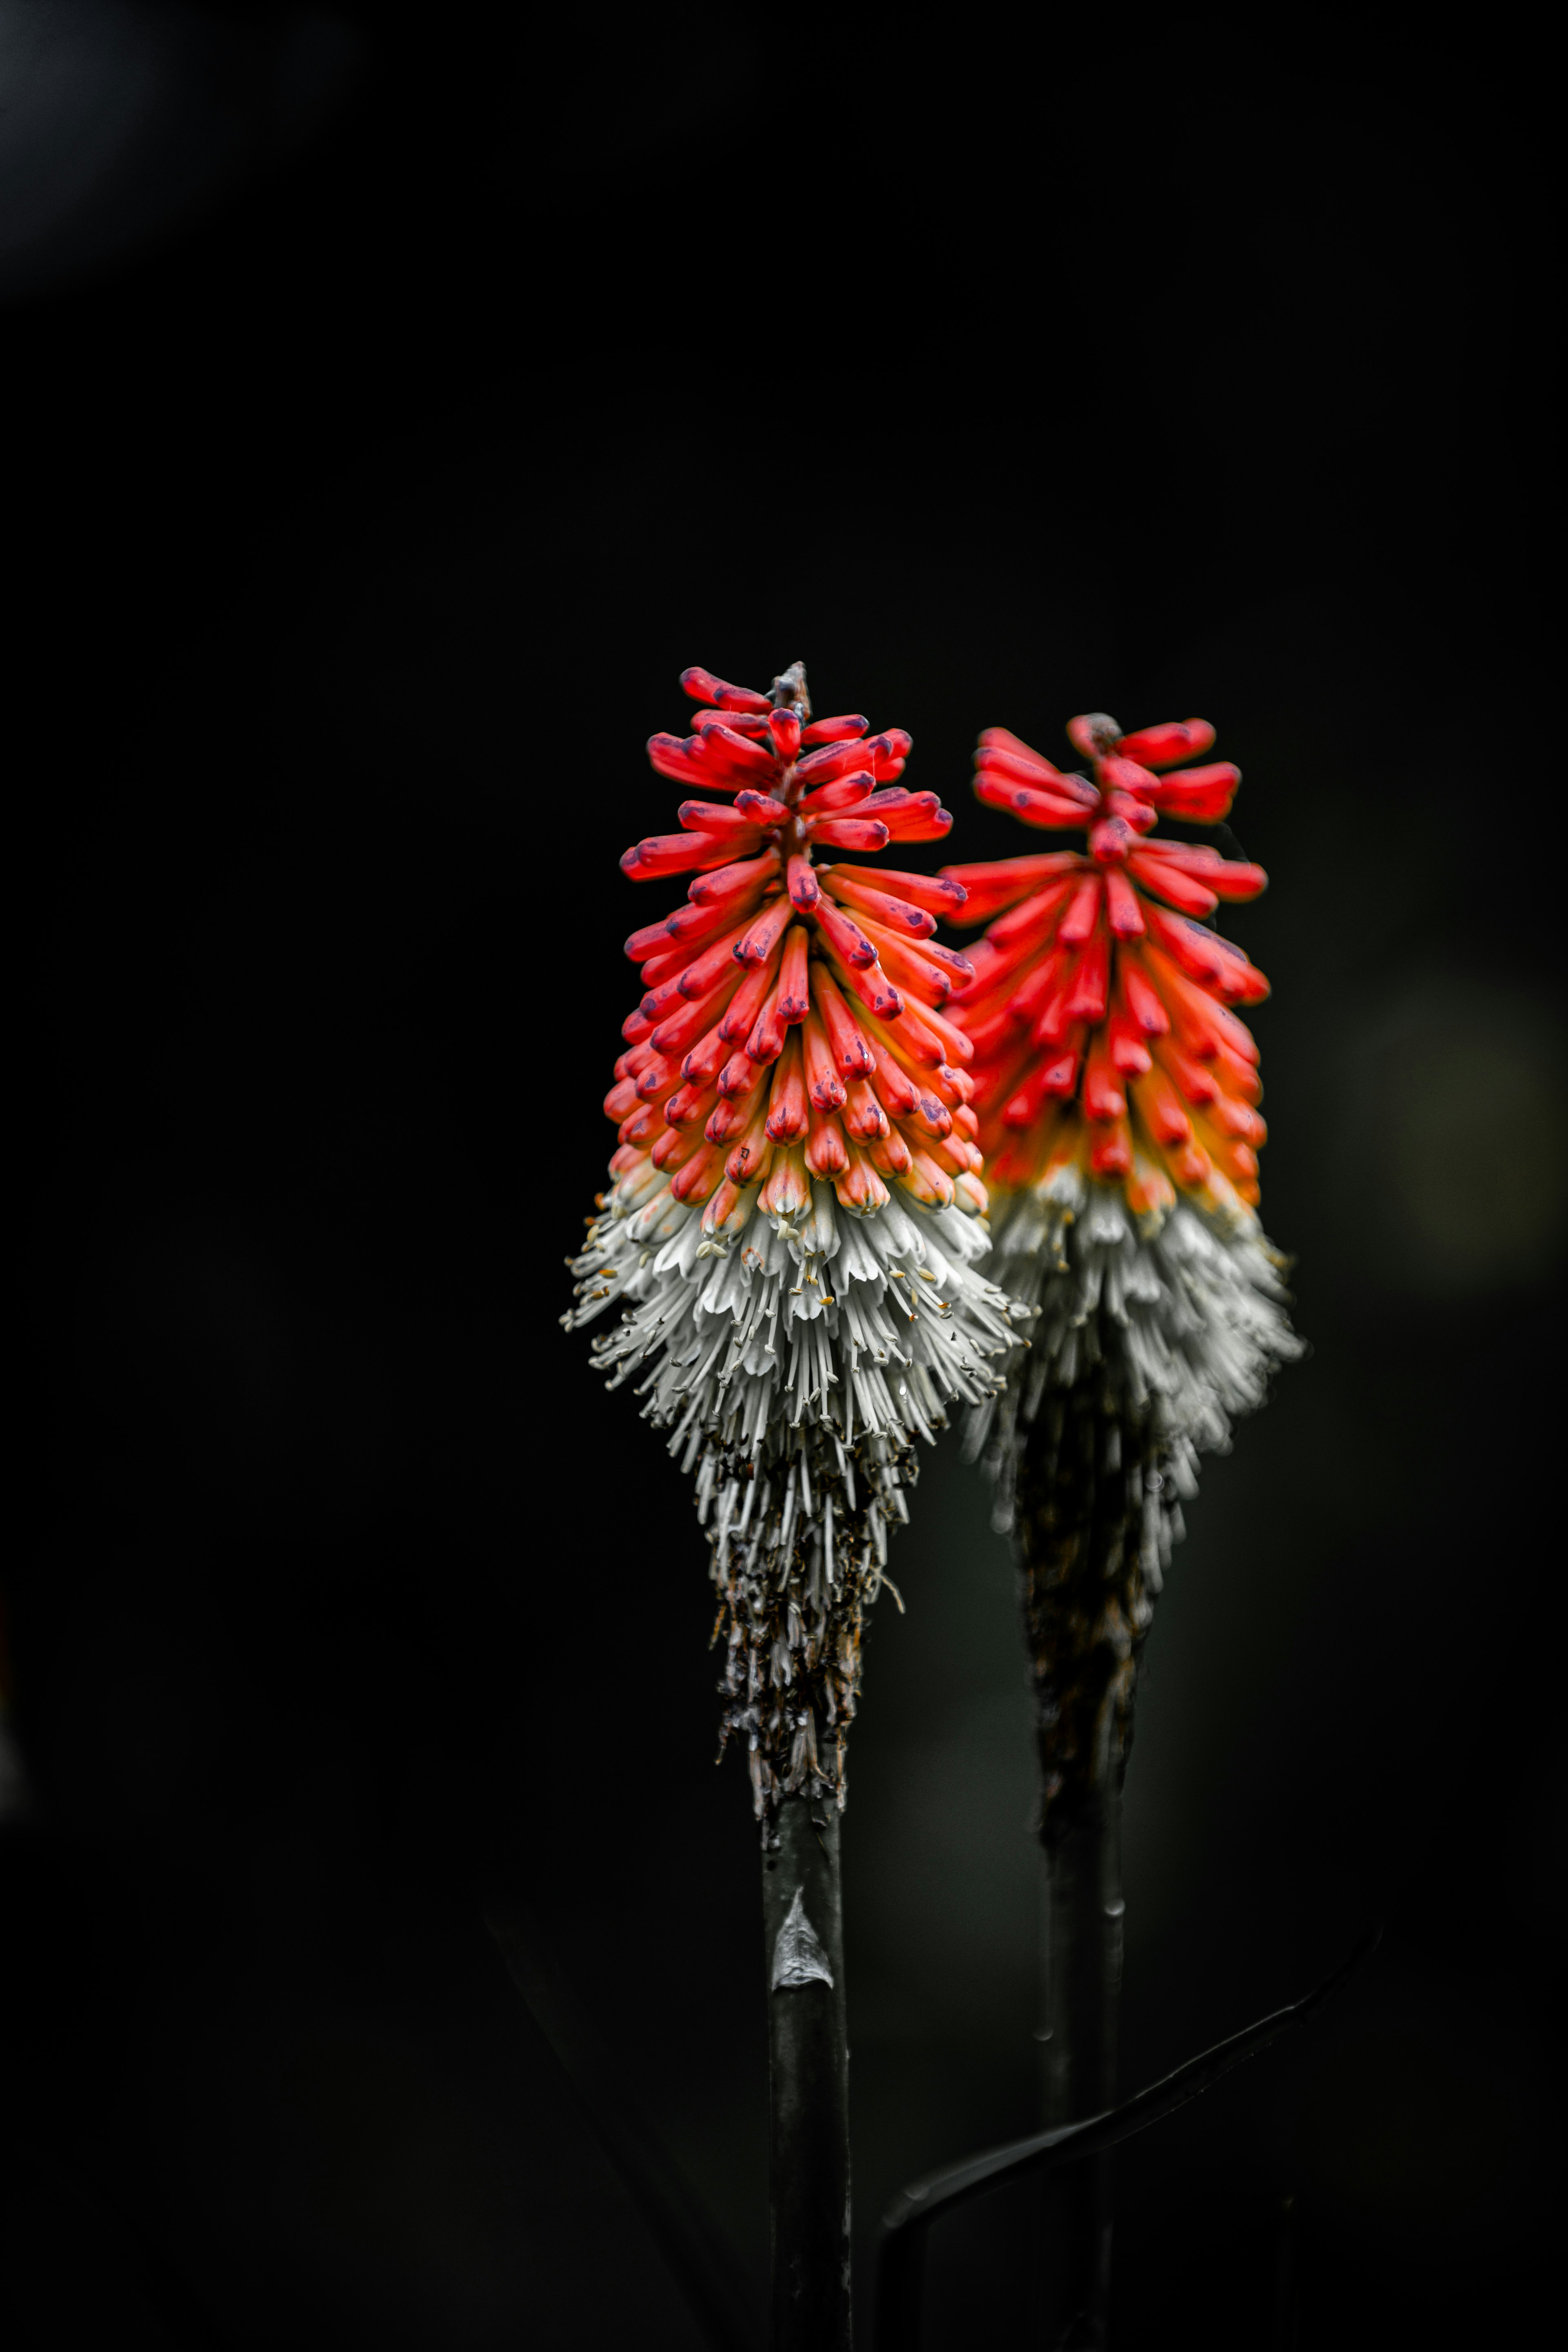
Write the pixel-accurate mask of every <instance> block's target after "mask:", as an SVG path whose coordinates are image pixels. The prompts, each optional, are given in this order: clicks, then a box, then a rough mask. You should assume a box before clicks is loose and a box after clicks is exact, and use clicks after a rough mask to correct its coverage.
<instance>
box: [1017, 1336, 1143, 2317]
mask: <svg viewBox="0 0 1568 2352" xmlns="http://www.w3.org/2000/svg"><path fill="white" fill-rule="evenodd" d="M1160 1461H1161V1447H1160V1443H1159V1439H1158V1435H1157V1433H1155V1430H1154V1429H1153V1428H1152V1427H1150V1426H1149V1424H1148V1422H1147V1419H1146V1417H1145V1419H1143V1420H1139V1419H1138V1418H1136V1417H1134V1416H1132V1415H1130V1414H1127V1413H1125V1412H1123V1411H1121V1410H1119V1409H1118V1408H1117V1406H1116V1404H1115V1403H1114V1402H1113V1400H1112V1399H1111V1398H1110V1397H1109V1396H1108V1395H1107V1393H1106V1391H1105V1388H1104V1385H1103V1381H1101V1380H1099V1379H1098V1378H1090V1379H1085V1380H1083V1381H1080V1382H1079V1383H1078V1385H1077V1386H1076V1387H1074V1388H1073V1389H1071V1390H1069V1391H1062V1392H1060V1393H1058V1394H1056V1395H1054V1396H1048V1397H1047V1398H1046V1399H1045V1400H1044V1402H1043V1403H1042V1406H1041V1408H1040V1412H1039V1414H1038V1416H1037V1418H1036V1420H1035V1422H1034V1423H1033V1425H1032V1426H1031V1427H1030V1429H1029V1430H1028V1432H1027V1434H1026V1435H1025V1437H1024V1441H1023V1444H1022V1447H1021V1453H1020V1458H1019V1466H1018V1486H1017V1509H1016V1517H1015V1528H1016V1532H1017V1536H1018V1541H1019V1580H1020V1585H1021V1598H1022V1602H1023V1618H1024V1637H1025V1642H1026V1644H1027V1647H1028V1650H1029V1654H1030V1672H1031V1675H1032V1678H1033V1682H1034V1691H1035V1737H1036V1744H1037V1748H1038V1752H1039V1758H1040V1843H1041V1846H1042V1848H1043V1853H1044V1861H1043V1892H1042V1912H1043V1917H1042V1933H1041V1939H1040V1940H1041V1963H1042V1971H1043V1986H1042V2000H1041V2011H1042V2014H1041V2018H1040V2033H1041V2036H1042V2039H1043V2042H1044V2053H1045V2079H1044V2094H1045V2095H1044V2102H1043V2105H1044V2116H1043V2121H1044V2124H1045V2127H1046V2129H1047V2130H1053V2129H1055V2128H1057V2127H1058V2126H1061V2125H1063V2124H1070V2123H1077V2122H1080V2121H1082V2118H1083V2117H1084V2116H1092V2115H1098V2114H1100V2113H1102V2112H1103V2110H1105V2109H1106V2108H1109V2107H1112V2106H1113V2105H1115V2100H1116V2039H1117V2012H1118V2009H1119V2006H1120V2001H1121V1991H1122V1922H1123V1913H1124V1904H1123V1900H1122V1779H1123V1774H1124V1770H1125V1769H1126V1760H1127V1750H1128V1747H1129V1745H1130V1742H1131V1738H1132V1728H1133V1696H1134V1685H1135V1681H1136V1675H1137V1664H1138V1656H1139V1653H1140V1651H1141V1649H1142V1646H1143V1641H1144V1637H1145V1633H1147V1630H1148V1624H1149V1620H1150V1617H1151V1616H1152V1614H1153V1600H1152V1593H1151V1591H1150V1572H1149V1571H1150V1563H1151V1562H1154V1563H1155V1576H1156V1577H1157V1573H1158V1570H1157V1559H1158V1543H1157V1537H1158V1532H1159V1526H1160V1519H1161V1515H1162V1514H1163V1512H1164V1511H1165V1509H1166V1482H1165V1478H1164V1475H1163V1472H1162V1471H1161V1469H1160V1466H1159V1465H1160ZM1111 2163H1112V2159H1111V2158H1110V2156H1109V2154H1108V2153H1107V2154H1105V2155H1103V2156H1100V2157H1096V2158H1092V2159H1087V2160H1085V2162H1083V2163H1082V2164H1081V2165H1079V2166H1078V2167H1077V2168H1075V2170H1074V2171H1073V2172H1072V2173H1071V2175H1070V2176H1069V2177H1068V2178H1067V2179H1064V2180H1063V2182H1062V2183H1061V2187H1060V2189H1058V2191H1057V2193H1056V2198H1055V2200H1053V2202H1052V2204H1051V2210H1050V2211H1049V2212H1048V2213H1047V2214H1046V2215H1045V2216H1044V2217H1043V2221H1044V2230H1043V2241H1044V2244H1045V2246H1046V2248H1047V2249H1048V2250H1049V2251H1048V2261H1049V2266H1050V2272H1051V2275H1050V2277H1049V2278H1048V2279H1047V2280H1046V2282H1045V2305H1046V2311H1047V2314H1048V2318H1047V2334H1046V2340H1047V2341H1048V2342H1049V2343H1050V2344H1051V2345H1052V2346H1055V2347H1062V2352H1067V2347H1072V2352H1082V2347H1093V2346H1100V2345H1103V2344H1104V2342H1105V2340H1106V2333H1107V2326H1108V2319H1109V2306H1110V2291H1111ZM1064 2208H1065V2210H1064Z"/></svg>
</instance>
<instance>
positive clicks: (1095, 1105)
mask: <svg viewBox="0 0 1568 2352" xmlns="http://www.w3.org/2000/svg"><path fill="white" fill-rule="evenodd" d="M1067 732H1068V736H1069V738H1070V740H1071V742H1072V744H1073V747H1074V749H1075V750H1077V751H1080V752H1082V754H1083V755H1084V756H1085V758H1086V759H1087V761H1089V764H1090V774H1089V775H1088V776H1084V775H1082V774H1064V773H1062V772H1061V771H1060V770H1059V769H1057V768H1056V767H1055V766H1054V765H1053V764H1052V763H1051V761H1049V760H1047V759H1046V758H1044V757H1043V755H1042V754H1041V753H1040V752H1039V751H1033V750H1032V749H1031V748H1030V745H1029V744H1027V743H1025V742H1022V741H1020V740H1019V738H1018V737H1017V736H1016V735H1012V734H1009V732H1008V730H1007V729H1006V728H1004V727H990V728H988V729H987V730H986V731H985V733H984V734H983V735H982V736H981V737H980V748H979V750H978V751H977V753H976V755H975V766H976V770H977V775H976V780H975V792H976V796H977V799H979V800H980V801H982V802H983V803H986V805H987V806H988V807H991V808H1005V809H1009V810H1010V811H1011V812H1012V814H1014V815H1015V816H1018V817H1020V818H1021V819H1022V821H1023V823H1024V824H1029V825H1035V826H1040V827H1044V828H1050V829H1055V828H1057V827H1065V826H1082V828H1083V829H1084V830H1085V831H1086V833H1087V835H1088V839H1087V843H1086V846H1085V848H1084V849H1083V850H1082V851H1080V850H1060V851H1053V852H1051V853H1048V854H1047V855H1045V856H1033V857H1013V858H1006V859H1002V860H1000V861H998V862H997V863H995V864H991V865H985V866H948V867H947V868H946V869H945V871H946V877H947V878H948V879H950V880H953V881H956V882H959V883H961V884H962V885H963V886H964V887H965V889H966V892H967V906H966V908H964V910H963V911H962V913H961V914H960V915H959V916H958V917H957V918H956V919H957V920H959V921H960V922H963V923H971V922H984V921H986V920H987V919H988V918H990V917H995V918H997V919H995V920H992V921H991V922H990V923H989V927H988V930H987V932H986V935H985V937H984V939H983V940H981V941H980V942H979V944H978V946H977V949H976V950H975V951H974V955H973V959H972V960H973V963H974V967H975V973H974V978H973V980H972V981H970V982H968V984H967V986H966V987H965V989H964V991H963V992H962V994H961V996H960V997H959V998H958V999H957V1003H958V1005H960V1006H961V1008H962V1017H963V1020H964V1023H965V1025H966V1027H967V1031H968V1034H969V1036H970V1038H971V1040H972V1042H973V1045H974V1049H975V1060H974V1065H973V1073H972V1074H973V1076H974V1079H975V1085H976V1097H975V1099H976V1108H977V1112H978V1115H979V1120H980V1130H979V1132H980V1142H981V1146H982V1149H983V1150H984V1152H985V1156H986V1161H987V1169H988V1176H989V1178H990V1181H992V1183H993V1184H994V1185H998V1186H1000V1187H1002V1188H1004V1189H1006V1190H1009V1191H1018V1190H1021V1189H1022V1188H1024V1187H1026V1186H1032V1185H1040V1186H1049V1185H1050V1184H1051V1180H1052V1179H1053V1178H1054V1177H1055V1176H1057V1175H1058V1174H1059V1173H1061V1172H1064V1171H1066V1170H1067V1169H1068V1168H1070V1167H1072V1166H1076V1167H1077V1168H1078V1170H1079V1171H1081V1172H1082V1173H1083V1174H1087V1175H1090V1176H1092V1177H1095V1178H1097V1179H1099V1180H1100V1181H1102V1182H1104V1183H1110V1184H1120V1185H1121V1186H1122V1187H1123V1188H1124V1192H1125V1195H1126V1199H1127V1203H1128V1206H1129V1207H1130V1208H1131V1209H1132V1210H1133V1211H1134V1213H1135V1214H1137V1215H1139V1216H1140V1217H1147V1216H1154V1217H1156V1218H1157V1217H1158V1216H1160V1215H1162V1214H1164V1213H1166V1211H1168V1210H1169V1209H1170V1208H1172V1207H1173V1206H1174V1205H1175V1202H1176V1197H1177V1194H1178V1193H1181V1194H1186V1195H1187V1196H1188V1197H1190V1198H1193V1199H1194V1200H1196V1201H1197V1202H1198V1203H1199V1205H1201V1206H1203V1207H1206V1208H1208V1209H1211V1210H1216V1209H1218V1210H1222V1211H1223V1210H1227V1209H1229V1210H1235V1209H1237V1208H1239V1207H1240V1206H1241V1205H1243V1204H1244V1205H1245V1206H1246V1207H1247V1208H1252V1207H1254V1206H1255V1205H1256V1203H1257V1201H1258V1197H1259V1193H1258V1158H1257V1150H1258V1146H1259V1145H1260V1143H1261V1142H1262V1141H1263V1139H1264V1134H1265V1129H1264V1125H1263V1121H1262V1119H1261V1118H1260V1117H1259V1116H1258V1112H1257V1109H1256V1108H1255V1106H1256V1104H1257V1102H1258V1099H1259V1096H1260V1086H1259V1081H1258V1073H1257V1063H1258V1049H1257V1046H1256V1045H1254V1043H1253V1041H1252V1038H1251V1035H1250V1034H1249V1031H1248V1030H1247V1028H1246V1027H1245V1025H1244V1024H1243V1023H1242V1022H1240V1021H1239V1019H1238V1018H1237V1016H1236V1014H1235V1013H1234V1012H1233V1011H1232V1009H1231V1008H1232V1007H1233V1006H1235V1005H1238V1004H1255V1003H1258V1002H1259V1001H1260V999H1261V998H1263V997H1264V996H1266V995H1267V994H1268V992H1269V983H1268V982H1267V981H1266V980H1265V979H1264V977H1263V975H1262V973H1261V972H1260V971H1258V969H1257V967H1256V966H1255V965H1254V964H1252V963H1251V962H1250V961H1249V960H1248V958H1247V957H1246V955H1245V954H1243V952H1242V950H1240V949H1239V948H1238V947H1233V946H1232V945H1231V944H1230V942H1229V941H1228V940H1223V939H1221V938H1219V937H1218V934H1217V933H1216V932H1215V931H1213V930H1212V929H1209V928H1207V925H1206V924H1205V922H1204V921H1203V920H1202V919H1203V918H1204V917H1206V916H1208V915H1211V914H1212V913H1213V912H1214V910H1215V908H1216V907H1217V906H1218V903H1219V901H1220V900H1221V899H1222V898H1224V899H1245V898H1256V897H1257V896H1258V894H1259V892H1260V890H1262V889H1263V888H1264V887H1265V885H1266V882H1267V879H1268V877H1267V876H1266V875H1265V874H1264V872H1263V870H1262V868H1261V866H1252V865H1248V864H1244V863H1242V862H1240V861H1239V860H1233V859H1227V858H1224V857H1222V856H1220V855H1219V853H1218V850H1215V849H1211V848H1208V847H1207V845H1195V844H1188V843H1185V842H1179V841H1173V840H1165V839H1152V838H1151V837H1150V836H1151V835H1153V833H1154V829H1155V825H1156V824H1157V823H1158V821H1159V818H1160V817H1161V816H1162V815H1166V816H1169V817H1175V818H1178V819H1185V820H1186V822H1188V823H1193V824H1217V823H1218V821H1219V820H1220V819H1221V818H1223V817H1224V816H1225V815H1226V814H1228V810H1229V807H1230V804H1231V802H1232V800H1233V799H1234V797H1235V793H1236V789H1237V786H1238V785H1239V783H1240V781H1241V774H1240V771H1239V769H1238V768H1236V767H1234V766H1232V765H1231V763H1230V762H1229V761H1216V762H1214V763H1213V764H1212V765H1207V766H1202V767H1193V768H1185V769H1179V770H1177V771H1176V772H1175V773H1174V774H1172V773H1166V774H1161V773H1159V772H1158V771H1160V770H1168V769H1170V768H1171V767H1172V766H1173V765H1174V763H1175V762H1176V761H1179V760H1183V759H1186V758H1189V757H1190V756H1191V755H1192V754H1194V753H1195V752H1197V753H1201V752H1204V751H1207V750H1208V748H1209V747H1210V745H1211V744H1212V743H1213V741H1214V730H1213V728H1212V727H1210V726H1209V725H1208V723H1207V720H1206V719H1186V720H1176V721H1171V722H1169V723H1167V724H1166V725H1163V726H1158V727H1146V728H1143V729H1141V730H1139V731H1138V732H1136V733H1135V734H1131V735H1124V734H1123V732H1122V730H1121V729H1120V728H1119V727H1118V726H1117V724H1116V722H1115V720H1114V719H1108V718H1106V717H1105V716H1104V714H1103V712H1092V713H1090V714H1088V715H1086V716H1084V717H1082V718H1078V719H1072V720H1071V722H1070V724H1069V726H1068V730H1067ZM1004 910H1005V911H1004Z"/></svg>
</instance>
